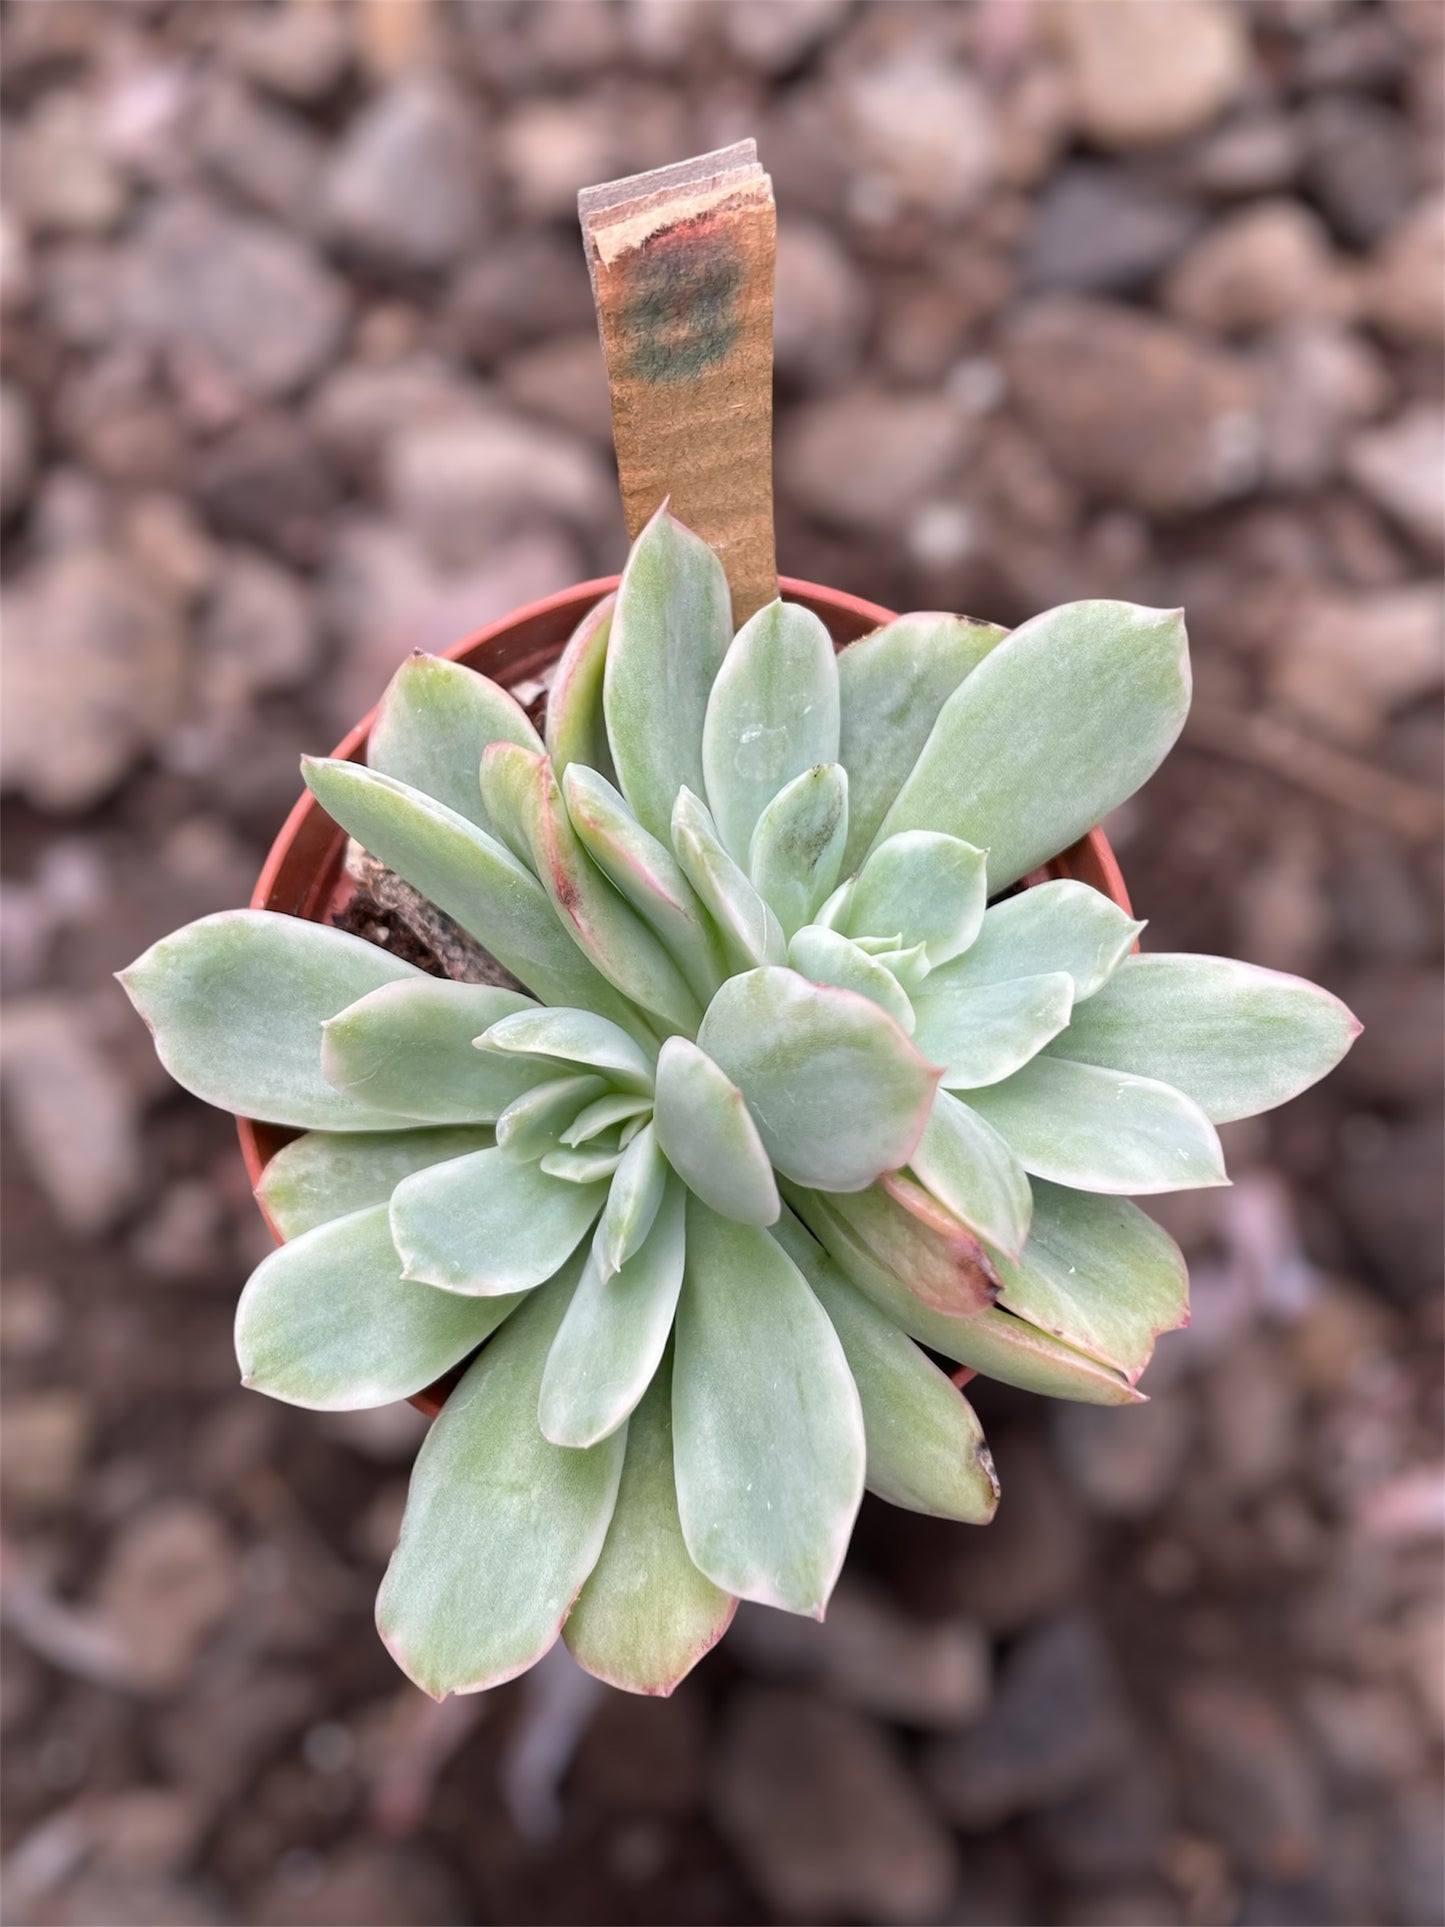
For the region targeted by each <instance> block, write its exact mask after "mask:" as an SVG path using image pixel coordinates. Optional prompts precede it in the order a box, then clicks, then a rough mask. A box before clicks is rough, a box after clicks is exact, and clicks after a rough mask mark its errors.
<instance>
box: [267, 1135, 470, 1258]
mask: <svg viewBox="0 0 1445 1927" xmlns="http://www.w3.org/2000/svg"><path fill="white" fill-rule="evenodd" d="M491 1142H492V1133H491V1131H490V1130H488V1129H487V1127H486V1126H485V1125H463V1124H458V1125H450V1126H444V1127H442V1128H440V1129H436V1130H425V1131H423V1130H415V1129H408V1130H404V1131H345V1132H342V1131H307V1132H306V1133H305V1134H304V1136H302V1137H298V1138H293V1139H292V1140H291V1142H290V1143H289V1144H284V1145H282V1147H281V1149H280V1150H279V1151H278V1152H277V1153H276V1155H275V1157H273V1158H272V1159H271V1161H270V1163H269V1164H268V1165H267V1166H266V1169H265V1170H264V1171H263V1172H262V1174H261V1182H260V1183H259V1184H258V1185H257V1186H256V1197H257V1199H258V1201H259V1202H260V1204H261V1206H262V1208H263V1210H265V1212H266V1214H267V1215H268V1217H269V1218H270V1219H271V1222H272V1223H273V1224H274V1225H275V1227H276V1229H277V1230H278V1231H279V1232H280V1233H281V1236H282V1237H283V1238H298V1237H300V1235H301V1233H302V1232H303V1231H313V1230H315V1228H316V1226H317V1225H319V1224H329V1223H330V1221H331V1220H332V1219H333V1218H345V1217H349V1216H350V1214H351V1213H352V1212H353V1211H364V1210H365V1209H366V1207H367V1205H369V1204H385V1203H386V1201H387V1199H388V1198H389V1197H390V1196H391V1194H392V1192H393V1191H394V1190H395V1189H396V1187H397V1185H398V1184H400V1183H401V1181H402V1179H403V1178H406V1177H410V1176H411V1174H412V1172H413V1171H424V1170H425V1169H426V1167H427V1166H428V1165H429V1164H443V1163H445V1162H446V1160H447V1159H448V1158H459V1157H464V1156H465V1155H466V1153H467V1152H468V1151H484V1150H486V1148H487V1146H488V1145H489V1144H490V1143H491Z"/></svg>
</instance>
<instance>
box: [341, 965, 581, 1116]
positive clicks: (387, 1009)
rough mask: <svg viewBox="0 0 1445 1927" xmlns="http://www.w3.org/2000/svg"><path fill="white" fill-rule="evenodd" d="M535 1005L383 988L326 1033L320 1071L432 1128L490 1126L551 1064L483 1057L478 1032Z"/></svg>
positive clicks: (443, 984) (454, 987)
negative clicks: (474, 1043) (477, 1046)
mask: <svg viewBox="0 0 1445 1927" xmlns="http://www.w3.org/2000/svg"><path fill="white" fill-rule="evenodd" d="M535 1008H536V1006H535V1005H534V1004H533V1002H532V1000H531V998H530V997H521V996H519V995H518V994H517V993H516V991H513V990H497V989H494V988H493V987H492V986H491V985H490V984H457V983H449V982H447V981H446V980H445V979H443V978H437V977H423V978H421V980H420V981H419V982H418V981H409V982H402V983H393V984H383V985H382V986H381V988H380V989H379V990H373V991H371V992H369V993H368V994H367V995H366V996H365V997H362V998H359V999H358V1000H357V1002H356V1003H354V1004H348V1005H347V1007H346V1009H345V1010H343V1011H339V1012H338V1013H337V1015H336V1016H335V1017H329V1018H328V1019H327V1020H326V1022H325V1024H323V1025H322V1029H321V1038H322V1042H321V1069H322V1071H323V1073H324V1075H325V1077H326V1080H327V1082H328V1083H330V1084H334V1085H335V1087H336V1089H337V1090H339V1091H344V1092H346V1093H347V1095H348V1096H351V1097H357V1098H360V1099H361V1100H362V1101H363V1102H366V1103H370V1104H382V1105H385V1106H386V1108H387V1109H388V1110H393V1111H399V1112H401V1113H402V1114H403V1115H405V1116H410V1117H415V1118H421V1119H422V1120H424V1121H425V1122H426V1123H428V1124H491V1123H494V1122H495V1121H496V1119H497V1118H499V1117H500V1116H501V1114H502V1112H503V1111H504V1110H505V1109H506V1108H507V1106H508V1105H509V1104H510V1103H511V1101H512V1099H513V1098H514V1097H517V1096H519V1095H520V1094H521V1093H522V1092H523V1091H524V1090H527V1089H528V1088H529V1087H530V1086H531V1085H533V1084H536V1083H538V1082H540V1081H541V1079H543V1078H544V1077H546V1076H548V1075H549V1073H550V1070H551V1066H550V1065H547V1064H542V1063H538V1062H536V1061H535V1060H533V1061H530V1062H528V1061H526V1060H523V1059H517V1060H515V1061H511V1062H509V1061H507V1060H505V1059H498V1058H495V1057H483V1056H481V1055H480V1054H479V1053H478V1052H477V1051H474V1050H473V1049H472V1039H473V1038H474V1037H475V1036H476V1035H477V1032H478V1031H482V1030H485V1029H486V1028H487V1026H488V1024H494V1023H495V1022H496V1021H497V1019H498V1018H499V1017H506V1016H508V1015H510V1013H511V1012H513V1011H517V1010H534V1009H535Z"/></svg>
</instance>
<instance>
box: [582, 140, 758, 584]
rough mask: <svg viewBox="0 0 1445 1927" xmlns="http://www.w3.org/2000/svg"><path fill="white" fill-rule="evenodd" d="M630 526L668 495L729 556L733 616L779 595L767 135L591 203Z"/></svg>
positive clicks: (591, 248)
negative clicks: (764, 158) (762, 141)
mask: <svg viewBox="0 0 1445 1927" xmlns="http://www.w3.org/2000/svg"><path fill="white" fill-rule="evenodd" d="M577 205H578V213H579V215H580V217H581V221H582V237H583V243H584V246H585V248H586V252H587V267H588V272H589V273H590V274H591V277H592V293H593V298H594V300H595V301H596V304H597V322H598V328H599V330H600V333H601V336H602V352H603V356H604V358H605V360H606V363H607V380H608V384H609V386H610V388H611V391H612V432H613V438H614V440H615V442H616V444H617V468H618V476H619V480H620V483H621V488H622V507H623V512H624V514H625V516H626V518H627V532H628V534H629V536H635V535H636V534H637V532H638V530H639V529H640V528H641V527H642V526H643V524H644V523H645V522H646V521H647V520H648V518H649V517H650V516H651V515H652V513H653V511H654V510H655V509H656V508H657V505H658V504H659V502H661V501H662V500H663V499H664V498H665V497H671V507H672V512H673V513H674V514H675V515H676V516H677V517H678V519H679V520H680V521H683V522H685V523H686V524H687V525H688V527H689V528H691V529H694V530H695V531H696V532H697V533H698V534H699V535H701V536H702V537H703V538H704V539H705V540H706V541H707V542H709V543H710V544H711V546H712V547H713V549H714V550H715V551H716V553H717V555H718V558H719V560H720V561H721V562H722V565H723V567H724V569H725V570H726V571H727V578H728V582H729V584H730V586H731V588H732V594H733V616H734V620H735V621H737V622H742V621H744V620H745V619H746V618H747V617H748V616H750V615H752V614H753V612H754V611H755V610H757V609H760V608H761V607H762V605H763V604H764V603H765V602H770V601H771V600H772V599H773V597H774V596H775V595H776V594H777V593H778V577H777V561H776V557H775V552H774V547H773V474H772V454H773V449H772V443H773V432H772V431H773V257H774V251H775V245H776V236H777V217H776V211H775V209H774V206H773V187H772V182H771V181H770V180H769V179H768V177H767V175H766V174H765V173H764V172H763V170H762V168H761V167H760V166H759V165H758V158H757V144H756V143H755V142H754V141H750V140H748V141H739V142H738V143H737V145H736V146H735V147H725V148H721V149H720V150H719V151H718V152H717V153H714V154H702V155H699V156H698V157H697V158H696V159H694V160H689V161H680V162H679V163H677V165H676V166H673V167H660V168H656V169H655V170H654V171H653V172H652V173H649V174H634V175H632V176H630V177H629V178H628V179H626V180H621V181H611V182H608V183H607V184H606V185H604V186H601V187H589V188H584V189H583V191H582V193H581V194H580V195H579V196H578V197H577Z"/></svg>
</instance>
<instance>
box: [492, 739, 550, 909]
mask: <svg viewBox="0 0 1445 1927" xmlns="http://www.w3.org/2000/svg"><path fill="white" fill-rule="evenodd" d="M542 755H543V752H541V751H538V750H535V749H525V748H523V746H522V745H521V744H520V743H493V744H492V745H491V746H490V748H489V749H488V750H487V753H486V754H485V755H484V756H483V758H482V770H481V779H480V789H481V796H482V805H483V807H484V808H485V810H486V812H487V816H488V819H489V822H490V826H491V831H492V835H493V836H495V837H496V838H497V840H498V842H499V843H504V844H505V845H506V846H507V848H508V849H509V850H510V851H511V853H512V855H513V856H514V857H515V858H516V859H517V861H518V862H519V863H521V864H523V865H525V867H526V868H527V869H529V870H530V871H531V872H532V874H533V876H536V875H537V873H538V858H537V856H536V855H535V853H534V852H533V848H532V829H531V822H532V817H533V814H534V812H535V802H534V798H535V794H536V788H537V764H538V762H539V760H540V758H541V756H542Z"/></svg>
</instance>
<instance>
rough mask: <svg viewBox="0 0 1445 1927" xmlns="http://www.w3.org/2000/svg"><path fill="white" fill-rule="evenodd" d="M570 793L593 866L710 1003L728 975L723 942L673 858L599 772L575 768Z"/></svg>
mask: <svg viewBox="0 0 1445 1927" xmlns="http://www.w3.org/2000/svg"><path fill="white" fill-rule="evenodd" d="M562 794H563V798H564V800H565V801H566V804H567V813H568V815H569V816H570V817H571V819H572V826H573V828H574V829H575V830H576V832H577V834H578V836H579V837H581V839H582V842H583V843H584V845H585V846H586V848H587V851H588V854H589V855H590V856H591V858H592V860H593V862H594V863H595V864H596V865H597V867H598V868H599V869H600V870H601V871H602V873H603V874H604V876H606V877H608V878H610V879H611V881H612V883H613V884H614V885H615V886H616V888H617V889H619V890H620V891H621V892H622V894H623V896H624V897H626V899H627V901H628V902H629V903H630V904H631V905H632V907H633V909H634V910H635V911H636V912H637V914H638V915H639V916H640V917H641V918H642V920H643V922H644V923H645V924H647V926H648V928H649V929H651V930H652V931H653V932H654V933H655V934H656V935H657V936H658V937H660V938H661V939H662V941H663V943H664V944H665V945H666V947H667V950H668V953H669V954H670V955H671V956H672V957H674V958H675V959H676V961H677V965H678V968H679V969H680V970H681V971H682V973H683V975H684V976H685V977H686V978H687V980H688V982H689V984H691V986H692V988H693V990H694V992H695V993H696V995H697V996H698V998H699V999H700V1000H701V1001H702V1002H703V1003H704V1004H706V1002H707V1001H708V999H709V998H710V997H711V996H712V994H713V992H714V991H715V990H716V989H717V987H718V985H719V984H720V983H721V982H722V980H723V978H724V977H725V976H726V975H727V966H726V963H725V961H724V958H723V949H722V941H721V939H720V938H719V936H718V933H717V931H716V930H715V929H714V928H713V927H712V925H711V924H710V923H709V921H708V917H707V912H706V911H705V910H704V909H703V906H702V902H701V899H700V898H699V897H698V895H697V892H696V891H695V890H694V889H693V887H692V885H691V884H690V883H689V882H688V880H687V878H686V877H685V876H684V875H683V873H682V870H681V868H680V867H679V865H678V863H677V860H676V859H675V857H674V856H673V854H672V851H671V850H670V849H668V848H667V847H666V846H665V845H664V844H661V843H659V842H658V840H657V838H656V837H655V836H650V835H649V834H648V832H647V831H646V830H644V829H643V827H642V825H641V824H640V823H639V822H638V820H637V818H636V817H635V816H634V815H633V814H632V812H631V810H630V809H628V807H627V803H626V800H625V798H624V797H623V796H621V795H620V794H619V792H618V791H617V790H615V789H614V788H613V787H612V785H611V783H609V782H608V781H607V779H606V778H605V777H603V776H599V775H598V773H597V771H596V770H595V769H584V768H583V767H582V765H581V764H580V763H574V764H573V765H572V766H571V767H570V768H569V769H568V771H567V774H566V775H565V776H564V777H563V779H562Z"/></svg>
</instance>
